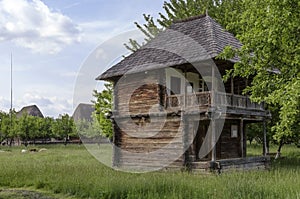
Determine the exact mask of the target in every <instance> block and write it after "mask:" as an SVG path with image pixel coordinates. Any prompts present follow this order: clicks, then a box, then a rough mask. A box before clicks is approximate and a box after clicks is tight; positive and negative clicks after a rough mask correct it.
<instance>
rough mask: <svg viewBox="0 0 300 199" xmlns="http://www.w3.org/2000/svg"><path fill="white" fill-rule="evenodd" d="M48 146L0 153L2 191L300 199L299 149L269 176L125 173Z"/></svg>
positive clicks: (287, 153) (290, 149) (79, 152)
mask: <svg viewBox="0 0 300 199" xmlns="http://www.w3.org/2000/svg"><path fill="white" fill-rule="evenodd" d="M46 147H47V148H48V150H47V151H43V152H40V153H26V154H22V153H21V152H20V151H21V148H11V149H10V150H11V151H10V152H2V153H0V187H2V188H31V189H36V190H44V191H49V192H52V193H59V194H65V196H75V197H77V198H249V199H250V198H300V189H299V188H300V150H299V149H298V148H296V147H295V146H285V148H283V156H284V158H283V159H280V160H276V161H274V162H273V164H272V168H271V170H270V171H248V172H230V173H225V174H222V175H201V174H191V173H187V172H180V171H178V172H153V173H146V174H132V173H123V172H118V171H114V170H112V169H110V168H107V167H105V166H103V165H102V164H100V163H99V162H98V161H97V160H95V159H94V158H93V157H92V156H91V155H90V154H89V153H88V152H87V151H86V150H85V148H84V147H83V146H77V145H76V146H71V145H70V146H67V147H64V146H46ZM7 149H9V148H2V150H7ZM274 149H275V148H274ZM249 153H251V154H260V153H261V146H260V147H258V146H251V147H250V149H249ZM0 189H1V188H0Z"/></svg>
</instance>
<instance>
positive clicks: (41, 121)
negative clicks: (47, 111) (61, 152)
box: [37, 117, 54, 141]
mask: <svg viewBox="0 0 300 199" xmlns="http://www.w3.org/2000/svg"><path fill="white" fill-rule="evenodd" d="M53 122H54V119H53V118H51V117H45V118H37V125H38V137H39V138H41V139H43V140H44V141H46V140H47V139H50V138H52V137H53V136H54V134H53V132H52V125H53Z"/></svg>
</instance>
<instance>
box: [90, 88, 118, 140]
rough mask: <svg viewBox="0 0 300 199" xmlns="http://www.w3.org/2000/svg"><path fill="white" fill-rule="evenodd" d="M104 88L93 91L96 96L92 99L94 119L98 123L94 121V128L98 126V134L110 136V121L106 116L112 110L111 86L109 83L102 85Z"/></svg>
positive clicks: (111, 134)
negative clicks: (99, 90)
mask: <svg viewBox="0 0 300 199" xmlns="http://www.w3.org/2000/svg"><path fill="white" fill-rule="evenodd" d="M104 86H105V89H104V90H103V91H101V92H98V91H96V90H95V91H94V94H93V95H94V97H95V98H96V99H95V101H93V103H94V106H95V116H94V117H95V119H96V121H97V122H98V123H99V125H98V124H97V123H94V128H98V126H99V128H100V134H101V135H102V136H105V137H108V138H110V139H111V138H112V136H113V131H112V123H111V120H110V119H109V118H108V116H109V115H110V114H111V111H112V99H113V86H112V84H111V83H107V84H105V85H104Z"/></svg>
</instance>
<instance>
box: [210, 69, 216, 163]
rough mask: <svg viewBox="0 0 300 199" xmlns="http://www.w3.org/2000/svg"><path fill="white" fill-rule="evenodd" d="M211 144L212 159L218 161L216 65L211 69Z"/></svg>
mask: <svg viewBox="0 0 300 199" xmlns="http://www.w3.org/2000/svg"><path fill="white" fill-rule="evenodd" d="M211 78H212V82H211V89H212V92H211V108H212V113H211V144H212V151H211V161H212V162H215V161H216V121H215V107H216V99H215V92H216V90H215V89H216V82H215V67H212V71H211Z"/></svg>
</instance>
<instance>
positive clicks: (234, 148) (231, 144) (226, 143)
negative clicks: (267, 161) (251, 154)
mask: <svg viewBox="0 0 300 199" xmlns="http://www.w3.org/2000/svg"><path fill="white" fill-rule="evenodd" d="M231 125H238V137H237V138H232V137H231ZM239 127H240V123H239V120H226V121H225V124H224V128H223V131H222V134H221V137H220V139H219V141H218V143H217V145H218V146H217V158H218V159H227V158H239V157H242V151H241V143H240V140H241V136H240V128H239Z"/></svg>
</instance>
